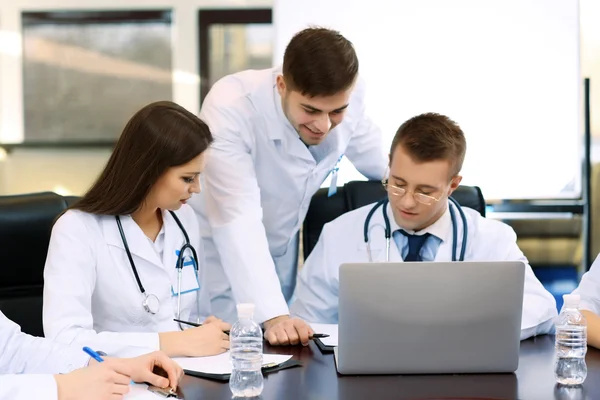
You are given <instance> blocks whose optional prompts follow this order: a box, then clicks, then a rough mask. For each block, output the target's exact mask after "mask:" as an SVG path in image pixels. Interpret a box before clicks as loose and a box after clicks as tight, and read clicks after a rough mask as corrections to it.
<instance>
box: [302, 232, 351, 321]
mask: <svg viewBox="0 0 600 400" xmlns="http://www.w3.org/2000/svg"><path fill="white" fill-rule="evenodd" d="M329 230H330V228H329V224H326V225H325V226H324V227H323V230H322V232H321V235H320V237H319V241H318V242H317V244H316V245H315V247H314V249H313V250H312V251H311V253H310V255H309V256H308V258H307V259H306V262H305V263H304V266H303V267H302V271H301V272H300V275H299V277H298V284H297V287H296V293H295V300H294V303H293V304H292V305H291V307H290V313H291V314H292V315H293V316H295V317H298V318H301V319H303V320H305V321H308V322H318V323H327V324H337V323H338V303H339V299H338V287H339V286H338V278H337V277H338V276H339V274H338V272H337V271H338V269H339V265H340V264H339V260H338V261H335V260H331V259H330V258H329V257H328V252H327V249H328V248H331V247H330V246H336V245H337V244H336V243H333V242H334V241H335V240H336V237H335V235H333V236H332V235H329V234H328V233H329ZM340 240H343V237H340Z"/></svg>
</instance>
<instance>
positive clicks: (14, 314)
mask: <svg viewBox="0 0 600 400" xmlns="http://www.w3.org/2000/svg"><path fill="white" fill-rule="evenodd" d="M66 208H67V202H66V200H65V199H64V198H63V197H62V196H60V195H58V194H56V193H52V192H44V193H33V194H24V195H14V196H1V197H0V249H1V251H0V311H2V312H3V313H4V314H5V315H6V316H7V317H8V318H10V319H11V320H13V321H14V322H16V323H17V324H19V325H21V329H22V330H23V332H26V333H29V334H31V335H34V336H43V334H44V330H43V327H42V296H43V286H44V264H45V263H46V255H47V253H48V244H49V243H50V234H51V231H52V225H53V224H54V221H55V219H56V217H57V216H58V215H59V214H60V213H61V212H63V211H64V210H65V209H66Z"/></svg>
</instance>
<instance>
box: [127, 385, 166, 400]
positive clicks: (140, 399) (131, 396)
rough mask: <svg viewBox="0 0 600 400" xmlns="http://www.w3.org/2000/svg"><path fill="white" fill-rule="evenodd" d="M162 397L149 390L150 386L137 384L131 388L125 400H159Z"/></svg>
mask: <svg viewBox="0 0 600 400" xmlns="http://www.w3.org/2000/svg"><path fill="white" fill-rule="evenodd" d="M161 398H164V397H161V396H159V395H157V394H155V393H152V392H151V391H149V390H148V385H145V384H135V385H131V386H130V387H129V393H127V394H126V395H125V397H124V399H125V400H159V399H161Z"/></svg>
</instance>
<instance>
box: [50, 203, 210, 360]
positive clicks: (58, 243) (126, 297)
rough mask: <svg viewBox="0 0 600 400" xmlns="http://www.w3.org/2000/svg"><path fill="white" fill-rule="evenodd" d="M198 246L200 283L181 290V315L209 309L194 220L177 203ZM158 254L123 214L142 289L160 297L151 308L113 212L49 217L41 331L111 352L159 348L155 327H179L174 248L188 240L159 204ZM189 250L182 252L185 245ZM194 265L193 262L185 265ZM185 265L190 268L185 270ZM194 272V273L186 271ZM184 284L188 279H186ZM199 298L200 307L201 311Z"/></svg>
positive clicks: (119, 353) (187, 316)
mask: <svg viewBox="0 0 600 400" xmlns="http://www.w3.org/2000/svg"><path fill="white" fill-rule="evenodd" d="M176 215H177V216H178V218H179V220H180V221H181V222H182V224H183V225H184V227H185V229H186V231H187V233H188V235H189V238H190V243H191V245H192V246H194V248H195V249H196V252H197V254H198V258H199V260H198V262H199V264H200V265H199V269H200V279H199V282H200V290H199V291H194V292H189V293H184V294H182V295H181V319H183V320H187V321H196V318H197V317H199V318H200V319H201V320H203V319H204V318H206V317H207V316H208V315H209V314H210V299H209V297H208V288H207V287H206V279H205V276H204V275H205V268H204V267H203V260H202V253H203V251H202V248H201V241H200V235H199V229H198V223H197V220H196V219H195V215H194V212H193V210H192V209H191V207H189V206H188V205H184V206H182V207H181V209H180V210H178V211H176ZM163 221H164V225H163V226H164V235H165V237H164V251H163V257H162V260H160V259H159V256H158V253H157V252H156V250H155V249H154V248H153V247H152V243H151V242H150V240H149V239H148V237H147V236H146V235H145V234H144V233H143V231H142V230H141V228H140V227H139V226H138V225H137V224H136V223H135V221H134V220H133V219H132V218H131V217H129V216H122V217H121V222H122V225H123V231H124V233H125V237H126V239H127V243H128V245H129V249H130V251H131V254H132V257H133V260H134V263H135V266H136V268H137V271H138V274H139V277H140V280H141V282H142V285H143V286H144V288H145V290H146V293H147V294H154V295H156V296H157V297H158V298H159V300H160V311H159V312H158V313H157V314H155V315H152V314H150V313H149V312H147V311H145V309H144V307H143V306H142V301H143V298H144V297H143V296H142V294H141V291H140V288H139V287H138V285H137V283H136V280H135V277H134V274H133V271H132V268H131V265H130V263H129V260H128V258H127V253H126V252H125V248H124V246H123V242H122V240H121V236H120V234H119V230H118V227H117V224H116V221H115V218H114V217H113V216H98V215H92V214H88V213H84V212H81V211H77V210H70V211H67V212H66V213H65V214H64V215H63V216H61V217H60V219H59V220H58V221H57V222H56V224H55V225H54V228H53V229H52V237H51V239H50V246H49V249H48V258H47V259H46V266H45V270H44V280H45V284H44V311H43V317H44V334H45V336H46V337H48V338H51V339H55V340H57V341H59V342H62V343H66V344H75V343H76V344H78V345H85V346H89V347H91V348H94V349H95V350H102V351H104V352H106V353H108V354H109V355H111V356H135V355H140V354H144V353H148V352H151V351H154V350H159V347H160V344H159V338H158V332H166V331H176V330H179V327H178V325H177V323H176V322H174V321H173V318H176V310H177V296H173V294H172V292H171V290H172V287H173V289H174V290H175V291H177V271H176V268H175V265H176V262H177V256H176V253H175V252H176V251H178V250H179V249H180V248H181V246H182V245H183V244H184V243H185V238H184V236H183V233H182V232H181V230H180V229H179V227H178V226H177V223H176V222H175V220H174V219H173V217H172V216H171V215H170V213H169V212H167V211H163ZM186 254H187V253H186ZM186 268H189V269H190V270H191V271H193V266H191V265H190V266H186V267H184V269H186ZM187 272H189V271H187ZM186 276H187V278H188V279H194V274H190V275H184V277H186ZM184 284H185V283H184ZM197 303H199V307H200V309H199V311H200V315H199V316H198V315H197V314H198V311H197V310H198V308H197V306H196V304H197Z"/></svg>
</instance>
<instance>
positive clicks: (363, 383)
mask: <svg viewBox="0 0 600 400" xmlns="http://www.w3.org/2000/svg"><path fill="white" fill-rule="evenodd" d="M265 353H279V354H292V355H293V358H295V359H298V360H301V361H302V362H303V366H302V367H299V368H293V369H287V370H282V371H279V372H274V373H271V374H268V375H266V376H265V387H264V390H263V393H262V395H261V397H260V399H263V400H271V399H276V400H280V399H281V400H295V399H298V400H300V399H302V400H336V399H340V400H352V399H361V400H362V399H367V400H380V399H429V400H432V399H450V398H452V399H525V400H538V399H539V400H550V399H561V400H584V399H586V400H587V399H590V400H595V399H600V351H598V350H596V349H593V348H591V347H590V348H588V353H587V358H586V361H587V366H588V376H587V379H586V381H585V383H584V384H583V385H582V386H581V387H579V388H575V389H567V388H565V387H560V386H558V385H556V384H555V380H554V336H540V337H538V338H534V339H529V340H526V341H523V342H521V356H520V360H519V369H518V370H517V371H516V373H514V374H489V375H485V374H481V375H404V376H402V375H387V376H385V375H384V376H382V375H378V376H340V375H338V374H337V371H336V369H335V361H334V359H333V354H322V353H321V351H320V350H319V348H318V347H317V346H316V345H315V344H314V343H311V344H310V346H309V347H304V348H302V347H270V346H268V345H266V347H265ZM180 388H181V391H182V393H183V395H184V397H185V399H186V400H194V399H230V398H231V392H230V391H229V385H228V383H226V382H225V383H223V382H215V381H210V380H206V379H200V378H194V377H190V376H186V377H184V378H183V381H182V384H181V386H180Z"/></svg>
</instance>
